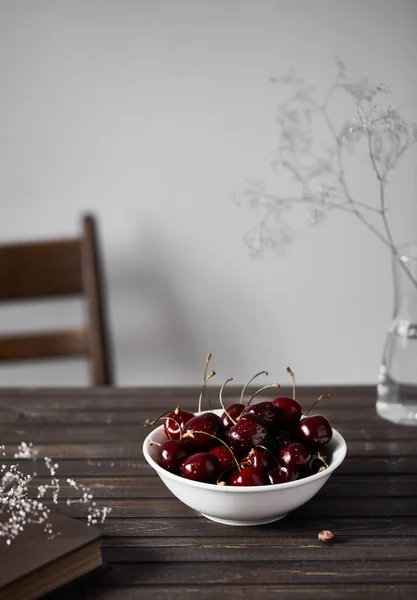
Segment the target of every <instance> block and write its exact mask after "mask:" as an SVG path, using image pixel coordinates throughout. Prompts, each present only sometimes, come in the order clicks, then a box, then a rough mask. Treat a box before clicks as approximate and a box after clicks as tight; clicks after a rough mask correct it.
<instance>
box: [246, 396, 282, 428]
mask: <svg viewBox="0 0 417 600" xmlns="http://www.w3.org/2000/svg"><path fill="white" fill-rule="evenodd" d="M249 413H253V414H254V415H258V417H261V419H263V420H264V421H266V422H267V423H268V424H269V425H272V426H274V427H280V426H281V424H282V413H281V410H280V409H279V408H277V407H276V406H275V405H274V404H272V402H269V401H268V400H264V401H263V402H257V403H256V404H250V405H249V406H247V407H246V408H245V412H244V414H245V415H246V414H249Z"/></svg>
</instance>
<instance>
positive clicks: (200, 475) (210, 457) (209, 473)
mask: <svg viewBox="0 0 417 600" xmlns="http://www.w3.org/2000/svg"><path fill="white" fill-rule="evenodd" d="M221 471H222V468H221V466H220V463H219V461H218V460H217V458H216V457H215V456H214V454H211V453H210V452H197V453H196V454H192V455H191V456H188V457H187V458H185V459H184V460H183V462H182V465H181V475H182V476H183V477H185V478H186V479H191V480H192V481H202V482H203V483H215V482H216V481H217V478H218V477H219V475H220V473H221Z"/></svg>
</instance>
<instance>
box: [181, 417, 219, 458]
mask: <svg viewBox="0 0 417 600" xmlns="http://www.w3.org/2000/svg"><path fill="white" fill-rule="evenodd" d="M201 432H203V433H201ZM207 434H208V435H207ZM223 438H224V427H223V424H222V421H221V419H220V417H219V416H218V415H216V414H215V413H212V412H205V413H202V414H201V415H196V416H195V417H193V418H192V419H190V420H189V421H187V423H186V424H185V428H184V434H183V440H184V442H186V443H187V444H189V445H190V446H192V447H193V448H198V449H199V450H210V448H213V447H214V446H217V445H218V444H219V439H220V440H222V439H223Z"/></svg>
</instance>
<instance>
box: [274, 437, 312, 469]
mask: <svg viewBox="0 0 417 600" xmlns="http://www.w3.org/2000/svg"><path fill="white" fill-rule="evenodd" d="M279 458H280V461H281V462H282V463H283V464H284V465H286V466H287V465H291V466H292V467H295V468H296V469H303V468H305V467H307V466H308V465H309V463H310V459H311V453H310V450H309V449H308V448H307V447H306V446H304V445H303V444H299V443H298V442H292V443H291V444H288V446H284V448H283V449H282V450H281V452H280V455H279Z"/></svg>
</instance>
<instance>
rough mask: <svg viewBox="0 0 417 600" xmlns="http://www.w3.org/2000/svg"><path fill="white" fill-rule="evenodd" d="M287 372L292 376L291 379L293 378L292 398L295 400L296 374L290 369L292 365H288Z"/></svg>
mask: <svg viewBox="0 0 417 600" xmlns="http://www.w3.org/2000/svg"><path fill="white" fill-rule="evenodd" d="M287 373H288V375H289V376H290V377H291V380H292V399H293V400H295V375H294V373H293V372H292V370H291V369H290V367H287Z"/></svg>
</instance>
